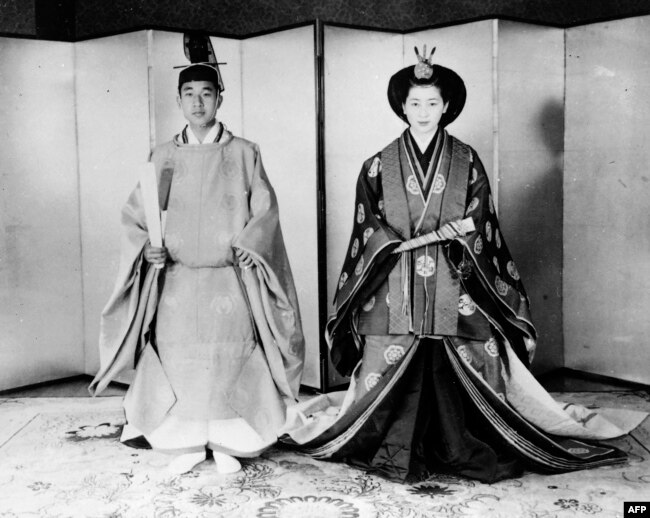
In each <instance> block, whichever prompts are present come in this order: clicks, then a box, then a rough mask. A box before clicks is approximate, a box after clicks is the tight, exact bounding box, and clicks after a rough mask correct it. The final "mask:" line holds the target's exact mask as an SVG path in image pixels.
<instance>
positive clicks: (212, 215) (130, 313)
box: [90, 130, 304, 442]
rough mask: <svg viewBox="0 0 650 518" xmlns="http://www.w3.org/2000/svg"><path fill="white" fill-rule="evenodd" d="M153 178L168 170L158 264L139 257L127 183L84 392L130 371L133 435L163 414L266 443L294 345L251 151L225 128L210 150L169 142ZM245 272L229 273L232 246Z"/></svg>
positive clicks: (281, 416) (286, 284)
mask: <svg viewBox="0 0 650 518" xmlns="http://www.w3.org/2000/svg"><path fill="white" fill-rule="evenodd" d="M151 160H152V162H153V163H154V164H155V168H156V173H157V176H158V178H160V177H161V172H162V171H163V170H164V169H169V168H171V169H172V170H173V176H172V183H171V190H170V194H169V204H168V208H167V213H166V230H165V236H164V239H165V246H166V248H167V250H168V254H169V262H168V263H167V264H166V266H165V268H164V269H162V270H157V269H155V268H153V267H152V266H151V265H149V264H148V263H146V261H143V250H144V246H145V244H146V242H147V239H148V235H147V226H146V222H145V216H144V209H143V200H142V192H141V190H140V186H139V185H138V186H137V187H136V189H135V190H134V191H133V192H132V194H131V196H130V197H129V199H128V201H127V203H126V205H125V206H124V208H123V211H122V222H123V226H124V235H123V242H122V248H121V250H122V251H121V261H120V269H119V273H118V278H117V282H116V286H115V290H114V293H113V294H112V296H111V298H110V300H109V302H108V304H107V306H106V308H105V309H104V311H103V313H102V320H101V333H100V360H101V367H100V370H99V372H98V374H97V376H96V377H95V379H94V380H93V382H92V384H91V387H90V390H91V392H92V393H95V394H96V393H99V392H101V391H102V390H103V389H104V388H105V387H106V386H107V384H108V383H109V382H110V381H111V380H112V379H114V378H115V376H116V375H117V374H118V373H119V372H121V371H122V370H124V369H131V368H134V367H135V368H136V376H135V379H134V382H133V384H132V385H131V386H130V388H129V391H128V393H127V395H126V397H125V403H124V407H125V413H126V418H127V421H128V423H129V424H130V425H133V426H135V427H136V428H137V429H138V430H140V431H142V432H143V433H144V434H145V436H146V435H147V434H149V433H151V432H153V431H154V430H156V429H157V428H158V427H159V426H160V425H161V423H162V422H163V421H164V420H165V419H166V418H169V417H170V416H173V417H174V418H177V419H180V420H193V421H196V420H198V421H203V420H205V421H211V420H223V419H235V418H243V419H244V420H245V421H246V422H247V423H248V425H250V426H251V427H252V428H253V429H254V430H255V431H256V432H257V433H258V434H259V436H260V437H261V438H262V439H263V440H264V441H266V442H270V441H274V440H275V438H276V437H277V432H278V430H279V429H280V428H281V427H282V426H283V425H284V422H285V413H286V407H285V401H286V400H287V399H294V400H295V399H296V397H297V394H298V389H299V384H300V376H301V373H302V365H303V360H304V340H303V335H302V329H301V322H300V314H299V310H298V303H297V297H296V292H295V288H294V284H293V278H292V275H291V270H290V267H289V262H288V259H287V255H286V251H285V247H284V241H283V237H282V232H281V229H280V223H279V215H278V205H277V200H276V197H275V194H274V191H273V189H272V187H271V185H270V184H269V181H268V178H267V176H266V173H265V171H264V167H263V165H262V160H261V156H260V151H259V148H258V147H257V145H256V144H254V143H251V142H249V141H246V140H244V139H241V138H238V137H234V136H233V135H232V134H231V133H230V132H229V131H227V130H224V133H223V135H222V137H221V139H220V140H219V142H216V143H209V144H201V145H192V144H183V143H182V142H180V139H178V138H176V139H174V140H173V141H171V142H168V143H165V144H162V145H160V146H158V147H156V149H155V150H154V151H153V153H152V158H151ZM235 248H240V249H243V250H245V251H247V252H248V253H249V254H250V255H251V257H252V258H253V259H254V261H255V266H254V267H252V268H250V269H248V270H240V269H239V267H238V266H237V260H236V258H235V255H234V249H235Z"/></svg>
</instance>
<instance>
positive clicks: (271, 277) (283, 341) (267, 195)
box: [233, 145, 305, 399]
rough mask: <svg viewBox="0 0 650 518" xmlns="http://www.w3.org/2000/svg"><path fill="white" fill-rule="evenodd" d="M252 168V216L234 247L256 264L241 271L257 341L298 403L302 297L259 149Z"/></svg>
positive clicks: (279, 383)
mask: <svg viewBox="0 0 650 518" xmlns="http://www.w3.org/2000/svg"><path fill="white" fill-rule="evenodd" d="M249 169H250V171H247V173H248V174H249V178H250V197H249V213H250V218H249V220H248V222H247V223H246V225H245V226H244V228H243V230H242V231H241V233H240V234H239V235H238V236H237V237H236V238H235V239H234V241H233V247H234V248H239V249H242V250H245V251H246V252H248V253H249V254H250V256H251V257H252V258H253V260H254V262H255V266H254V267H252V268H250V269H244V270H242V271H241V272H240V273H241V278H242V281H243V283H244V288H245V292H246V295H247V298H248V302H249V306H250V310H251V313H252V316H253V320H254V322H255V327H256V330H257V332H258V335H259V336H258V338H259V340H260V341H261V345H262V347H263V349H264V353H265V355H266V359H267V361H268V364H269V368H270V370H271V374H272V376H273V379H274V381H275V383H276V386H277V387H278V390H279V391H280V393H281V394H282V395H283V396H285V397H287V398H292V399H297V397H298V391H299V388H300V379H301V376H302V369H303V363H304V356H305V343H304V336H303V332H302V323H301V319H300V311H299V306H298V297H297V294H296V289H295V285H294V281H293V276H292V273H291V267H290V264H289V259H288V257H287V253H286V249H285V244H284V238H283V235H282V229H281V227H280V214H279V208H278V202H277V198H276V195H275V192H274V190H273V187H272V186H271V184H270V182H269V179H268V177H267V175H266V171H265V170H264V166H263V164H262V157H261V155H260V151H259V148H258V147H257V145H255V146H254V147H253V157H252V162H250V166H249Z"/></svg>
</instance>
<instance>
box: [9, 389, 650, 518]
mask: <svg viewBox="0 0 650 518" xmlns="http://www.w3.org/2000/svg"><path fill="white" fill-rule="evenodd" d="M555 396H556V397H559V395H557V394H556V395H555ZM561 399H562V400H563V401H570V402H576V403H581V404H585V405H588V406H594V405H595V406H613V407H626V408H634V409H645V410H650V397H649V396H648V394H647V393H644V392H629V391H625V392H623V391H621V392H614V393H595V392H590V393H573V394H562V395H561ZM121 401H122V398H121V397H106V398H95V399H89V398H19V399H0V423H1V426H0V428H1V429H0V517H3V518H9V517H12V518H13V517H39V518H40V517H93V518H94V517H106V518H108V517H111V518H123V517H137V518H143V517H188V518H189V517H191V518H207V517H213V518H217V517H223V518H226V517H227V518H249V517H250V518H425V517H426V518H431V517H452V516H453V517H456V516H458V517H460V516H463V517H464V516H473V517H486V518H489V517H508V518H509V517H516V518H526V517H531V518H552V517H565V516H566V517H581V516H589V517H598V518H600V517H616V516H623V502H624V501H639V500H650V460H649V459H650V451H649V448H650V422H649V421H650V419H648V420H646V422H645V423H644V424H643V425H642V426H641V427H640V428H638V429H637V430H636V431H635V432H634V433H633V435H632V436H630V437H626V438H623V439H618V440H616V441H613V444H615V445H617V446H618V447H620V448H622V449H624V450H625V451H627V452H629V454H630V461H629V463H628V464H626V465H624V466H618V467H606V468H599V469H596V470H591V471H586V472H579V473H573V474H563V475H553V476H548V475H546V476H545V475H538V474H533V473H530V474H526V475H525V476H524V477H522V478H520V479H517V480H510V481H504V482H499V483H497V484H492V485H487V484H481V483H478V482H474V481H470V480H465V479H459V478H455V477H448V476H433V477H431V478H430V479H428V480H426V481H423V482H420V483H417V484H414V485H402V484H395V483H391V482H389V481H386V480H384V479H382V478H379V477H376V476H372V475H368V474H366V473H364V472H363V471H360V470H357V469H353V468H350V467H348V466H345V465H342V464H336V463H331V462H322V461H316V460H313V459H311V458H309V457H304V456H301V455H297V454H295V453H292V452H288V451H285V450H281V449H272V450H270V451H267V452H266V453H265V454H264V455H263V457H261V458H258V459H251V460H245V461H244V462H243V470H242V471H241V472H239V473H235V474H230V475H221V474H218V473H216V472H215V470H214V469H213V467H214V464H213V462H212V461H211V460H207V461H206V462H204V463H202V464H200V465H199V466H198V467H197V468H196V469H195V470H194V471H193V472H191V473H188V474H186V475H182V476H174V475H170V474H168V473H166V471H165V469H164V466H165V465H166V461H167V458H166V457H165V456H163V455H161V454H159V453H156V452H153V451H151V450H134V449H131V448H127V447H125V446H123V445H121V444H120V443H119V440H118V438H119V434H120V429H121V425H122V424H123V416H122V411H121Z"/></svg>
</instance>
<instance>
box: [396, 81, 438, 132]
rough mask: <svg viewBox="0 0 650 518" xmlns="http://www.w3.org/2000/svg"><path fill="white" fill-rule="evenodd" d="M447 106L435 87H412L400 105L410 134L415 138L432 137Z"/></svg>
mask: <svg viewBox="0 0 650 518" xmlns="http://www.w3.org/2000/svg"><path fill="white" fill-rule="evenodd" d="M448 104H449V103H446V102H444V101H443V100H442V96H441V95H440V89H439V88H438V87H437V86H433V85H430V86H412V87H411V89H410V90H409V94H408V96H407V97H406V101H405V102H404V104H403V105H402V109H403V110H404V115H406V119H407V120H408V123H409V124H410V126H411V132H412V133H414V134H415V136H416V137H422V138H425V137H433V135H435V133H436V131H438V123H439V122H440V118H441V117H442V114H443V113H445V112H446V111H447V106H448Z"/></svg>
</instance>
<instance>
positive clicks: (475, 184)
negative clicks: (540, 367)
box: [449, 150, 537, 364]
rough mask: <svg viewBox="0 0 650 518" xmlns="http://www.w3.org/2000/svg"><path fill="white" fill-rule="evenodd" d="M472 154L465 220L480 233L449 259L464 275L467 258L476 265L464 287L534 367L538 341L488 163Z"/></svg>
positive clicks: (453, 248) (460, 242)
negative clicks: (499, 213) (502, 224)
mask: <svg viewBox="0 0 650 518" xmlns="http://www.w3.org/2000/svg"><path fill="white" fill-rule="evenodd" d="M471 155H472V159H471V163H470V168H471V169H470V177H469V185H468V190H467V203H466V211H465V215H466V216H467V217H471V218H472V219H473V220H474V225H475V227H476V231H475V232H472V233H470V234H468V235H467V236H464V237H458V238H457V239H456V240H455V241H454V242H452V243H451V245H450V247H449V256H450V259H451V261H452V263H454V265H455V268H456V269H458V270H463V265H462V264H461V263H462V261H463V259H465V260H466V261H467V260H469V261H471V265H472V266H471V273H470V274H469V277H468V278H466V279H465V280H464V281H463V285H464V286H465V288H466V290H467V292H468V293H469V294H470V296H471V297H472V299H473V300H474V302H476V303H477V304H478V305H479V306H480V307H481V308H482V309H483V311H484V312H485V313H487V315H488V318H489V319H490V322H491V324H492V325H494V326H495V327H496V328H497V329H498V330H499V331H500V332H501V334H502V335H504V336H506V337H507V339H508V340H509V341H510V342H511V345H512V346H513V349H514V350H515V352H516V353H517V355H518V356H519V357H520V359H521V360H522V361H523V362H524V363H525V364H529V362H530V361H531V360H532V358H533V354H534V350H535V345H536V340H537V335H536V330H535V327H534V325H533V323H532V318H531V313H530V303H529V299H528V296H527V294H526V290H525V288H524V285H523V283H522V281H521V278H520V275H519V272H518V270H517V267H516V265H515V262H514V260H513V258H512V255H511V254H510V251H509V250H508V247H507V245H506V241H505V238H504V236H503V234H502V233H501V229H500V226H499V219H498V217H497V213H496V210H495V207H494V200H493V197H492V193H491V190H490V185H489V181H488V177H487V174H486V172H485V169H484V167H483V164H482V163H481V160H480V158H479V157H478V154H477V153H476V152H475V151H474V150H472V153H471Z"/></svg>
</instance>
